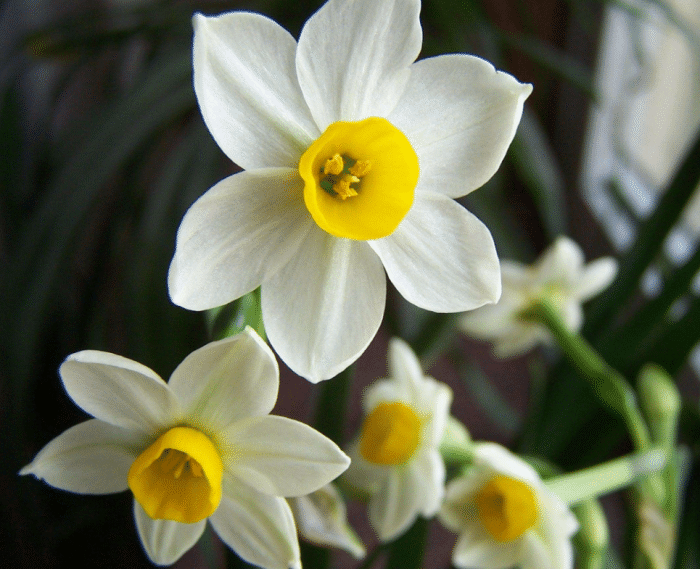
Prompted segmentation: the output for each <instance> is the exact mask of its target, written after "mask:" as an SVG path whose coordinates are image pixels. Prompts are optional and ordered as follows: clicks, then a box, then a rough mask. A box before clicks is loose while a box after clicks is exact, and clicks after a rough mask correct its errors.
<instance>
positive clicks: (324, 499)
mask: <svg viewBox="0 0 700 569" xmlns="http://www.w3.org/2000/svg"><path fill="white" fill-rule="evenodd" d="M289 505H290V506H291V507H292V512H294V519H295V520H296V523H297V528H298V529H299V534H300V535H301V536H302V537H303V538H305V539H307V540H309V541H310V542H311V543H315V544H316V545H322V546H327V547H338V548H340V549H344V550H345V551H347V552H348V553H350V555H352V556H353V557H355V559H362V558H363V557H364V556H365V547H364V545H362V542H361V541H360V538H359V537H357V534H356V533H355V532H354V530H353V529H352V528H351V527H350V525H349V524H348V521H347V511H346V509H345V502H344V501H343V497H342V496H341V495H340V492H338V489H337V488H336V487H335V486H334V485H333V484H327V485H326V486H324V487H323V488H319V489H318V490H316V492H312V493H311V494H308V495H306V496H299V497H298V498H290V499H289Z"/></svg>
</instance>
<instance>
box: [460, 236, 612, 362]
mask: <svg viewBox="0 0 700 569" xmlns="http://www.w3.org/2000/svg"><path fill="white" fill-rule="evenodd" d="M501 274H502V278H503V294H502V295H501V299H500V300H499V301H498V303H497V304H493V305H489V306H483V307H481V308H479V309H477V310H474V311H472V312H467V313H466V314H464V315H463V316H462V317H461V318H460V320H459V328H460V329H461V330H462V331H463V332H464V333H465V334H467V335H469V336H472V337H474V338H478V339H481V340H488V341H491V342H493V349H494V353H495V354H496V355H497V356H499V357H503V358H505V357H510V356H516V355H519V354H522V353H525V352H527V351H528V350H530V349H532V348H533V347H534V346H536V345H537V344H539V343H549V342H551V335H550V333H549V331H548V330H547V328H545V326H543V325H541V324H538V323H537V322H533V321H532V320H528V319H524V318H521V314H522V313H523V311H525V310H527V309H528V308H529V307H530V306H531V305H532V304H533V303H534V302H536V301H537V300H539V299H543V298H544V299H547V300H548V301H549V302H550V303H551V304H552V305H553V306H554V308H555V309H556V310H557V312H558V313H559V315H560V317H561V318H562V320H563V322H564V324H565V325H566V326H567V328H569V330H571V331H578V330H579V329H580V328H581V325H582V324H583V311H582V309H581V304H582V303H584V302H585V301H587V300H588V299H590V298H592V297H594V296H595V295H597V294H598V293H600V292H601V291H602V290H604V289H605V288H607V287H608V285H610V283H611V282H612V280H613V279H614V278H615V275H616V274H617V261H615V259H613V258H612V257H602V258H600V259H596V260H595V261H592V262H590V263H588V264H585V261H584V257H583V252H582V251H581V248H580V247H579V246H578V245H577V244H576V243H575V242H574V241H572V240H571V239H569V238H568V237H559V238H557V240H556V241H555V242H554V243H553V244H552V245H551V246H550V247H549V248H548V249H547V250H546V251H545V252H544V253H543V254H542V256H541V257H540V258H539V260H538V261H537V263H536V264H534V265H532V266H530V265H523V264H522V263H517V262H515V261H507V260H504V261H502V262H501Z"/></svg>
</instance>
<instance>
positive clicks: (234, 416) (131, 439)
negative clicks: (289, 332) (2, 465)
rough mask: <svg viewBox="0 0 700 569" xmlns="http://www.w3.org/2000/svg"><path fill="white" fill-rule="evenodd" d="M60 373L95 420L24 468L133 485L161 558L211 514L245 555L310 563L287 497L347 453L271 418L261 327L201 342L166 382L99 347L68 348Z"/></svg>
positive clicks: (43, 475)
mask: <svg viewBox="0 0 700 569" xmlns="http://www.w3.org/2000/svg"><path fill="white" fill-rule="evenodd" d="M60 374H61V379H62V381H63V385H64V387H65V389H66V391H67V393H68V395H70V397H71V398H72V399H73V401H75V403H76V404H77V405H78V406H79V407H81V408H82V409H83V410H84V411H86V412H87V413H89V414H90V415H92V416H93V417H95V418H94V419H91V420H88V421H85V422H84V423H80V424H79V425H76V426H75V427H72V428H70V429H68V430H67V431H65V432H64V433H63V434H61V435H59V436H58V437H56V438H55V439H54V440H52V441H51V442H50V443H49V444H48V445H46V446H45V447H44V448H43V449H42V450H41V451H40V452H39V454H38V455H37V456H36V458H35V459H34V460H33V461H32V462H31V464H29V465H27V466H25V467H24V468H23V469H22V470H21V471H20V474H34V475H35V476H36V477H37V478H40V479H43V480H45V481H46V482H47V483H48V484H50V485H51V486H54V487H56V488H61V489H63V490H68V491H70V492H77V493H80V494H111V493H114V492H121V491H123V490H126V489H127V488H130V489H131V491H132V492H133V494H134V517H135V520H136V527H137V528H138V533H139V536H140V537H141V542H142V543H143V546H144V549H145V550H146V553H147V554H148V556H149V557H150V559H151V560H152V561H153V562H154V563H156V564H158V565H169V564H171V563H174V562H175V561H177V560H178V559H179V558H180V557H181V556H182V555H183V554H184V553H185V552H186V551H187V550H188V549H190V548H191V547H192V546H193V545H194V544H195V543H196V542H197V540H198V539H199V538H200V536H201V535H202V532H203V531H204V528H205V526H206V522H207V519H209V521H210V522H211V524H212V526H213V527H214V530H215V531H216V532H217V533H218V534H219V537H221V539H222V540H223V541H224V542H225V543H226V544H227V545H228V546H229V547H231V548H232V549H233V550H235V551H236V553H238V555H240V556H241V557H242V558H243V559H245V560H246V561H248V562H250V563H253V564H255V565H258V566H260V567H265V568H270V569H287V568H289V567H301V561H300V557H299V543H298V539H297V534H296V527H295V525H294V518H293V516H292V512H291V510H290V508H289V505H288V504H287V501H286V500H285V499H284V498H283V497H282V496H300V495H304V494H308V493H310V492H312V491H314V490H316V489H318V488H319V487H321V486H323V485H325V484H326V483H328V482H329V481H330V480H333V479H334V478H336V477H337V476H338V475H339V474H340V473H341V472H343V471H344V470H345V469H346V468H347V466H348V463H349V459H348V457H347V456H346V455H345V454H344V453H343V452H342V451H341V450H340V449H339V448H338V447H337V446H336V445H335V444H334V443H333V442H332V441H330V440H329V439H327V438H326V437H324V436H323V435H321V434H320V433H318V432H317V431H315V430H313V429H312V428H311V427H308V426H307V425H304V424H303V423H300V422H298V421H293V420H291V419H287V418H284V417H276V416H272V415H268V414H269V412H270V411H271V410H272V408H273V406H274V404H275V401H276V400H277V391H278V387H279V373H278V369H277V362H276V360H275V357H274V355H273V354H272V352H271V350H270V349H269V348H268V347H267V345H266V344H265V343H264V342H263V341H262V340H261V339H260V337H259V336H258V335H257V334H256V333H255V332H254V331H253V330H252V329H250V328H246V330H244V331H243V332H241V333H240V334H238V335H237V336H233V337H230V338H227V339H225V340H221V341H218V342H212V343H210V344H207V345H206V346H204V347H202V348H200V349H198V350H196V351H194V352H193V353H192V354H190V355H189V356H188V357H187V358H185V360H184V361H183V362H182V363H181V364H180V365H179V366H178V367H177V369H176V370H175V371H174V372H173V374H172V376H171V377H170V381H169V382H168V383H165V382H164V381H163V380H162V379H161V378H160V377H159V376H158V375H156V373H155V372H153V371H152V370H150V369H149V368H147V367H146V366H143V365H141V364H138V363H136V362H134V361H132V360H129V359H126V358H123V357H121V356H117V355H114V354H110V353H106V352H98V351H83V352H78V353H76V354H73V355H71V356H69V357H68V358H67V359H66V361H65V362H64V363H63V364H62V365H61V368H60Z"/></svg>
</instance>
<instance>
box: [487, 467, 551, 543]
mask: <svg viewBox="0 0 700 569" xmlns="http://www.w3.org/2000/svg"><path fill="white" fill-rule="evenodd" d="M476 507H477V510H478V512H479V520H480V521H481V524H482V525H483V526H484V528H485V529H486V531H487V532H488V533H489V534H490V535H491V537H493V538H494V539H495V540H496V541H500V542H508V541H513V540H514V539H517V538H519V537H520V536H521V535H523V534H524V533H525V532H526V531H527V530H529V529H530V528H531V527H532V526H534V525H535V523H536V522H537V500H536V498H535V494H534V493H533V491H532V489H531V488H530V487H529V486H528V485H527V484H525V482H523V481H521V480H517V479H515V478H511V477H510V476H504V475H497V476H494V477H493V478H491V480H489V481H488V482H487V483H486V485H485V486H484V487H483V488H482V489H481V490H479V492H477V494H476Z"/></svg>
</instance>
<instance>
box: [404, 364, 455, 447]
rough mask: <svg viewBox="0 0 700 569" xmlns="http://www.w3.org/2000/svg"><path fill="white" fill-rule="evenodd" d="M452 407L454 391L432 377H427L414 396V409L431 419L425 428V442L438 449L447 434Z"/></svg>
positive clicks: (427, 421)
mask: <svg viewBox="0 0 700 569" xmlns="http://www.w3.org/2000/svg"><path fill="white" fill-rule="evenodd" d="M450 405H452V389H451V388H450V387H449V386H448V385H446V384H444V383H442V382H440V381H435V380H434V379H433V378H431V377H426V378H425V381H424V382H423V385H422V386H421V388H420V391H416V392H415V395H414V404H413V406H414V408H415V409H417V410H418V412H419V414H420V415H422V417H424V418H425V417H429V420H426V419H423V420H424V421H426V423H425V425H424V427H423V442H422V443H421V444H425V445H428V446H431V447H434V448H437V447H438V446H439V445H440V442H441V441H442V437H443V436H444V434H445V427H446V426H447V417H448V416H449V414H450Z"/></svg>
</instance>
